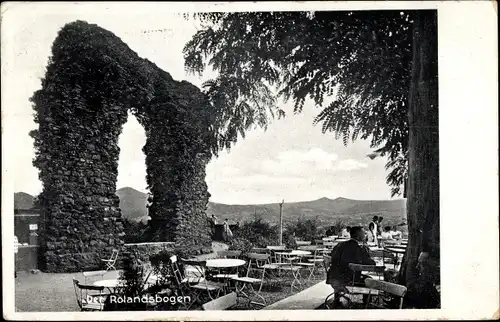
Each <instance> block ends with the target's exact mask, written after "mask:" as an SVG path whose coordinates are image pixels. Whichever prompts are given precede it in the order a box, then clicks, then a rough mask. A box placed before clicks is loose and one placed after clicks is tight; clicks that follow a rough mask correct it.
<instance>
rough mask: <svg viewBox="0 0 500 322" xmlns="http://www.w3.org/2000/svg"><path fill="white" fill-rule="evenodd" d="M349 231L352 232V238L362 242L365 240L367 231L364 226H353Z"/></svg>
mask: <svg viewBox="0 0 500 322" xmlns="http://www.w3.org/2000/svg"><path fill="white" fill-rule="evenodd" d="M349 233H350V234H351V238H352V239H355V240H357V241H359V242H362V241H364V240H365V231H364V229H363V227H360V226H355V227H351V230H350V232H349Z"/></svg>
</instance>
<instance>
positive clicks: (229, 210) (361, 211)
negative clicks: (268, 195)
mask: <svg viewBox="0 0 500 322" xmlns="http://www.w3.org/2000/svg"><path fill="white" fill-rule="evenodd" d="M116 194H117V195H118V197H119V198H120V208H121V210H122V214H123V216H124V217H125V218H127V219H129V220H135V221H138V220H141V219H143V217H145V216H147V208H146V203H147V198H148V196H147V194H145V193H143V192H140V191H137V190H135V189H133V188H130V187H125V188H121V189H118V190H117V191H116ZM33 199H34V197H33V196H31V195H29V194H27V193H24V192H17V193H15V194H14V205H15V208H23V209H27V208H28V209H29V208H31V207H32V206H33ZM279 211H280V207H279V204H278V203H271V204H262V205H226V204H221V203H215V202H209V203H208V214H210V215H211V214H214V215H215V216H216V217H217V218H219V220H224V219H226V218H227V219H229V220H230V221H234V222H244V221H246V220H252V219H253V218H254V217H255V216H260V217H262V218H263V219H265V220H267V221H270V222H273V223H277V222H278V221H279ZM374 215H379V216H382V217H384V223H385V224H387V225H395V224H399V223H402V222H406V200H405V199H395V200H352V199H346V198H336V199H329V198H321V199H317V200H312V201H301V202H290V203H285V204H284V205H283V221H284V223H285V224H286V223H287V222H291V221H296V220H298V219H299V218H301V219H314V218H315V219H317V220H318V222H319V223H320V224H321V225H332V224H334V223H335V222H336V221H338V220H342V221H344V222H345V223H346V224H349V225H359V224H362V225H366V224H367V223H368V222H369V221H370V220H371V217H372V216H374Z"/></svg>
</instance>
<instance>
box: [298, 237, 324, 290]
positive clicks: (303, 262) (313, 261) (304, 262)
mask: <svg viewBox="0 0 500 322" xmlns="http://www.w3.org/2000/svg"><path fill="white" fill-rule="evenodd" d="M298 249H299V250H305V251H308V252H311V255H304V256H299V257H300V260H299V261H298V262H297V265H299V266H302V267H304V268H308V269H309V275H308V276H307V280H308V281H309V280H310V279H311V277H313V276H314V272H315V271H316V266H318V265H319V266H320V267H321V266H322V263H323V257H320V256H318V249H319V247H318V246H316V245H307V246H299V247H298Z"/></svg>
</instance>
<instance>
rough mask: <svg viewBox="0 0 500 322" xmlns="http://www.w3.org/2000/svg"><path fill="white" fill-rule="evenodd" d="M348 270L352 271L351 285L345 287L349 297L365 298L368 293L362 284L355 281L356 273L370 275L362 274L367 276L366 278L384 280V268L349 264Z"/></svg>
mask: <svg viewBox="0 0 500 322" xmlns="http://www.w3.org/2000/svg"><path fill="white" fill-rule="evenodd" d="M349 268H350V269H351V271H352V284H351V285H350V286H347V290H348V291H349V294H350V295H363V297H365V296H367V295H368V293H369V292H370V290H369V289H368V288H367V287H366V285H365V283H364V282H358V281H356V280H355V277H356V274H357V273H364V272H369V273H370V274H364V275H367V276H368V278H371V279H376V280H383V279H384V271H385V266H377V265H362V264H354V263H350V264H349Z"/></svg>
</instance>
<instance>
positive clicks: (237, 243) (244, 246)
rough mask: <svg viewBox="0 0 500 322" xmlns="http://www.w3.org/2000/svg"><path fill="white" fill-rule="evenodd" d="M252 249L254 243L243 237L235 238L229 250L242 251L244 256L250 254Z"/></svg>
mask: <svg viewBox="0 0 500 322" xmlns="http://www.w3.org/2000/svg"><path fill="white" fill-rule="evenodd" d="M252 247H254V246H253V244H252V242H251V241H249V240H248V239H245V238H243V237H237V238H233V239H232V240H231V242H230V244H229V250H241V252H242V253H243V254H244V253H248V252H249V251H250V250H251V249H252Z"/></svg>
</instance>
